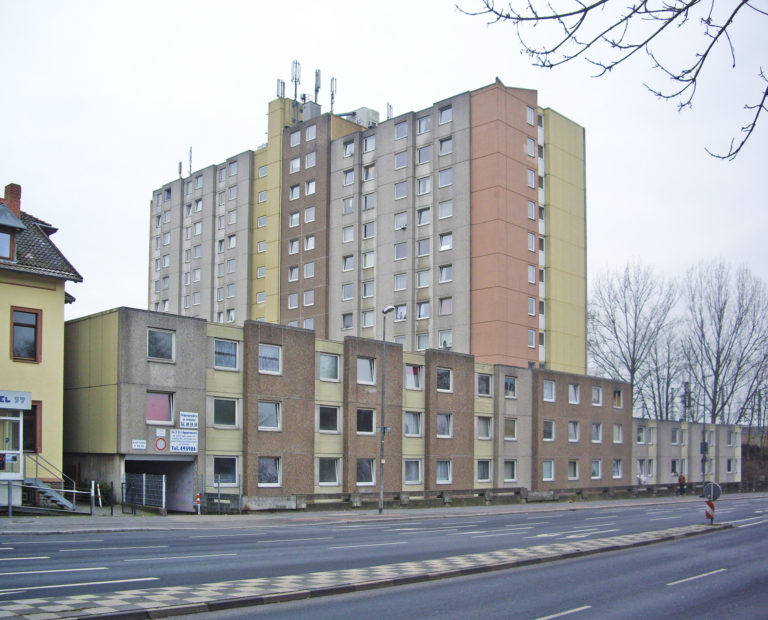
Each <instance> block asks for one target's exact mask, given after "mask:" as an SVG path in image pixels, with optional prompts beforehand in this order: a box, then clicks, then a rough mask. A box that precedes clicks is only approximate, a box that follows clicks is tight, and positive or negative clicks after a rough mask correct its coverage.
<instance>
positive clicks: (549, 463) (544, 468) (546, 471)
mask: <svg viewBox="0 0 768 620" xmlns="http://www.w3.org/2000/svg"><path fill="white" fill-rule="evenodd" d="M541 479H542V480H544V481H545V482H547V481H551V480H554V479H555V462H554V461H553V460H551V459H544V460H543V461H542V462H541Z"/></svg>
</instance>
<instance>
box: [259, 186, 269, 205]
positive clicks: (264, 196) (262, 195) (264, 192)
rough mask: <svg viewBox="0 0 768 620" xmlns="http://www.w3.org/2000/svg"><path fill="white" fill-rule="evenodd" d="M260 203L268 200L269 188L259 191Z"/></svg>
mask: <svg viewBox="0 0 768 620" xmlns="http://www.w3.org/2000/svg"><path fill="white" fill-rule="evenodd" d="M257 200H258V202H259V203H262V202H266V201H267V190H265V189H263V190H261V191H260V192H259V195H258V198H257Z"/></svg>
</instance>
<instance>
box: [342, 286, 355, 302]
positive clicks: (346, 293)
mask: <svg viewBox="0 0 768 620" xmlns="http://www.w3.org/2000/svg"><path fill="white" fill-rule="evenodd" d="M354 295H355V287H354V285H352V284H350V283H349V282H346V283H345V284H342V285H341V301H348V300H350V299H352V298H353V297H354Z"/></svg>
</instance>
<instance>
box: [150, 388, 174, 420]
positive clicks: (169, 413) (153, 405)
mask: <svg viewBox="0 0 768 620" xmlns="http://www.w3.org/2000/svg"><path fill="white" fill-rule="evenodd" d="M147 422H148V423H155V424H172V423H173V394H170V393H168V392H147Z"/></svg>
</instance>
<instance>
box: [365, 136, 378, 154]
mask: <svg viewBox="0 0 768 620" xmlns="http://www.w3.org/2000/svg"><path fill="white" fill-rule="evenodd" d="M375 148H376V135H375V134H374V135H372V136H366V137H365V138H363V153H369V152H371V151H372V150H373V149H375Z"/></svg>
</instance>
